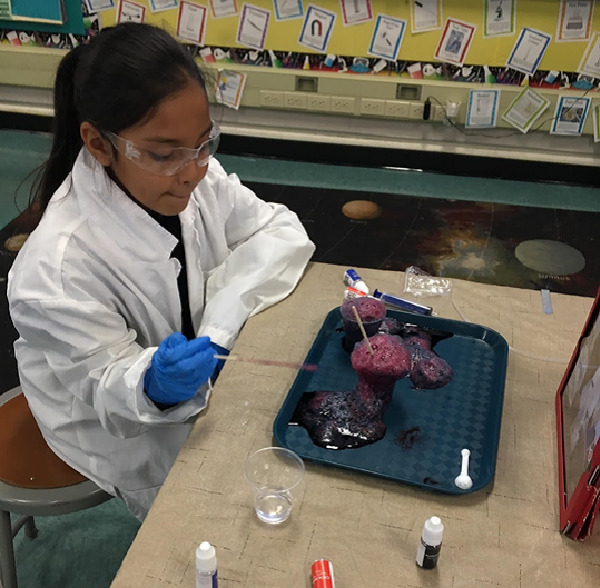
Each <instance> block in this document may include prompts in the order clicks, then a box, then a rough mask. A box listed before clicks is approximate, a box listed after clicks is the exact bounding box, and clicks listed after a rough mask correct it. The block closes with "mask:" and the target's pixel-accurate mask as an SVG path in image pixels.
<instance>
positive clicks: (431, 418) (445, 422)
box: [273, 307, 508, 494]
mask: <svg viewBox="0 0 600 588" xmlns="http://www.w3.org/2000/svg"><path fill="white" fill-rule="evenodd" d="M387 316H388V317H392V318H395V319H397V320H399V321H401V322H406V323H412V324H416V325H419V326H421V327H426V328H429V329H434V330H439V331H445V332H446V333H449V334H450V335H451V336H450V337H448V338H445V339H443V340H441V341H439V342H438V343H437V344H436V346H435V347H434V351H435V352H436V353H437V354H438V355H439V356H441V357H443V358H444V359H445V360H446V361H447V362H448V363H449V364H450V366H451V367H452V369H453V370H454V378H453V380H452V381H451V382H450V383H449V384H447V385H446V386H444V387H443V388H439V389H437V390H414V389H413V386H412V383H411V381H410V379H409V378H404V379H403V380H399V381H398V382H396V386H395V388H394V396H393V400H392V402H391V404H390V406H389V408H388V409H387V411H386V413H385V416H384V422H385V423H386V426H387V430H386V433H385V436H384V437H383V438H382V439H380V440H379V441H377V442H375V443H373V444H371V445H366V446H364V447H360V448H356V449H340V450H335V449H323V448H321V447H318V446H317V445H315V444H314V443H313V442H312V439H311V438H310V437H309V435H308V432H307V431H306V429H305V428H304V427H301V426H295V425H290V424H289V421H290V419H291V417H292V414H293V413H294V409H295V408H296V405H297V403H298V401H299V399H300V398H301V396H302V394H303V393H304V392H311V391H317V390H351V389H353V388H354V386H356V383H357V381H358V379H357V375H356V372H355V371H354V370H353V369H352V366H351V364H350V355H349V354H348V353H346V352H345V351H344V350H343V349H342V345H341V339H342V337H343V335H344V333H343V331H342V326H343V323H342V316H341V313H340V308H339V307H338V308H335V309H333V310H332V311H331V312H329V314H328V315H327V317H326V319H325V322H324V323H323V326H322V327H321V329H320V331H319V333H318V335H317V337H316V339H315V341H314V343H313V346H312V348H311V350H310V351H309V352H308V355H307V356H306V360H305V361H306V362H307V363H316V364H318V369H317V371H316V372H312V373H311V372H305V371H300V372H298V375H297V376H296V380H295V381H294V384H293V385H292V388H291V389H290V391H289V393H288V395H287V397H286V399H285V401H284V403H283V405H282V407H281V408H280V410H279V413H278V414H277V417H276V419H275V422H274V425H273V433H274V436H275V440H276V441H277V443H278V444H279V445H281V446H282V447H286V448H288V449H291V450H293V451H295V452H296V453H297V454H298V455H300V456H301V457H303V458H305V459H307V460H311V461H315V462H319V463H322V464H327V465H333V466H338V467H342V468H348V469H352V470H357V471H361V472H364V473H367V474H372V475H374V476H380V477H382V478H389V479H392V480H397V481H398V482H403V483H406V484H411V485H413V486H419V487H422V488H427V489H429V490H435V491H439V492H445V493H448V494H465V493H468V492H474V491H476V490H480V489H481V488H483V487H484V486H486V485H487V484H488V483H489V482H490V481H491V480H492V479H493V477H494V472H495V468H496V454H497V450H498V440H499V437H500V423H501V419H502V403H503V399H504V381H505V378H506V365H507V358H508V345H507V343H506V341H505V339H504V338H503V337H502V336H501V335H500V334H499V333H497V332H496V331H493V330H491V329H488V328H486V327H482V326H479V325H475V324H472V323H464V322H460V321H453V320H449V319H442V318H437V317H430V316H421V315H416V314H412V313H406V312H401V311H395V310H388V311H387ZM464 447H466V448H468V449H470V450H471V458H470V464H469V474H470V476H471V478H472V479H473V486H472V488H471V489H470V490H460V489H459V488H457V487H456V485H455V484H454V479H455V478H456V476H457V475H458V474H459V473H460V467H461V449H463V448H464Z"/></svg>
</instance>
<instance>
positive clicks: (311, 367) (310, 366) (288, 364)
mask: <svg viewBox="0 0 600 588" xmlns="http://www.w3.org/2000/svg"><path fill="white" fill-rule="evenodd" d="M214 357H215V358H216V359H225V360H230V361H231V360H233V361H243V362H245V363H255V364H258V365H272V366H275V367H285V368H292V369H296V370H304V371H305V372H316V371H317V364H315V363H295V362H293V361H275V360H272V359H250V358H247V357H240V356H239V355H215V356H214Z"/></svg>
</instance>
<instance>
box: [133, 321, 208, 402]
mask: <svg viewBox="0 0 600 588" xmlns="http://www.w3.org/2000/svg"><path fill="white" fill-rule="evenodd" d="M214 355H215V351H214V349H213V347H212V346H211V344H210V339H209V338H208V337H197V338H196V339H192V340H191V341H188V340H187V339H186V338H185V337H184V336H183V335H182V334H181V333H172V334H171V335H169V336H168V337H167V338H166V339H164V340H163V341H162V343H161V344H160V345H159V347H158V349H157V350H156V352H155V353H154V355H153V356H152V360H151V362H150V367H149V368H148V370H147V372H146V375H145V377H144V386H145V390H146V395H147V396H148V397H149V398H150V399H151V400H153V401H154V402H158V403H161V404H178V403H179V402H184V401H185V400H189V399H190V398H193V397H194V396H195V394H196V392H197V391H198V388H200V386H202V385H203V384H205V383H206V382H207V381H208V379H209V378H210V377H211V376H212V374H213V372H214V371H215V367H216V365H217V359H216V358H215V357H214Z"/></svg>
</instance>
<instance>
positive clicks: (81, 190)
mask: <svg viewBox="0 0 600 588" xmlns="http://www.w3.org/2000/svg"><path fill="white" fill-rule="evenodd" d="M55 112H56V132H55V135H54V142H53V145H52V150H51V153H50V156H49V159H48V161H47V163H46V165H45V168H44V170H43V174H42V176H41V179H40V182H39V185H38V191H37V197H38V201H39V203H40V205H41V206H42V208H43V209H44V210H45V212H44V214H43V217H42V220H41V222H40V224H39V226H38V227H37V229H36V230H35V231H34V232H33V233H32V234H31V236H30V237H29V239H28V241H27V243H26V244H25V246H24V247H23V249H22V250H21V252H20V253H19V256H18V257H17V259H16V261H15V263H14V265H13V267H12V269H11V272H10V275H9V287H8V296H9V302H10V312H11V316H12V320H13V323H14V325H15V327H16V328H17V330H18V331H19V335H20V338H19V339H18V341H16V343H15V353H16V356H17V360H18V365H19V377H20V381H21V386H22V389H23V392H24V394H25V396H26V397H27V400H28V402H29V405H30V407H31V410H32V412H33V414H34V416H35V418H36V420H37V422H38V424H39V426H40V429H41V431H42V434H43V435H44V437H45V439H46V441H47V442H48V444H49V445H50V447H51V448H52V449H53V451H54V452H55V453H56V454H57V455H58V456H59V457H61V458H62V459H63V460H64V461H65V462H67V463H68V464H69V465H70V466H72V467H73V468H75V469H77V470H79V471H80V472H81V473H83V474H84V475H86V476H87V477H89V478H90V479H92V480H94V481H95V482H96V483H97V484H98V485H99V486H100V487H101V488H104V489H105V490H106V491H107V492H109V493H111V494H113V495H115V496H121V497H122V498H124V499H125V501H126V503H127V506H128V507H129V509H130V510H131V512H132V513H133V514H135V515H136V516H137V517H138V518H139V519H140V520H143V519H144V517H145V515H146V513H147V511H148V509H149V508H150V506H151V504H152V502H153V500H154V498H155V496H156V494H157V492H158V490H159V489H160V487H161V485H162V483H163V482H164V480H165V477H166V475H167V473H168V471H169V469H170V467H171V465H172V464H173V462H174V460H175V458H176V457H177V454H178V452H179V450H180V448H181V446H182V444H183V443H184V441H185V439H186V438H187V436H188V434H189V432H190V429H191V427H192V425H193V421H194V418H193V417H196V416H197V414H198V413H199V412H200V410H202V409H203V408H204V407H205V406H206V404H207V400H208V396H209V391H210V389H211V383H210V378H211V376H213V374H214V373H215V368H216V363H217V362H216V359H215V358H214V355H215V353H216V352H220V353H226V352H227V350H228V349H230V348H231V347H232V345H233V343H234V341H235V340H236V337H237V335H238V333H239V330H240V329H241V327H242V326H243V324H244V322H245V321H246V319H247V318H248V317H249V316H251V315H253V314H255V313H257V312H259V311H260V310H262V309H264V308H267V307H268V306H270V305H272V304H274V303H275V302H277V301H279V300H281V299H282V298H284V297H285V296H287V295H288V294H289V293H290V292H291V291H292V290H293V289H294V287H295V286H296V284H297V282H298V280H299V279H300V277H301V275H302V273H303V271H304V268H305V266H306V263H307V262H308V260H309V258H310V256H311V255H312V253H313V251H314V245H313V244H312V243H311V242H310V241H309V239H308V237H307V235H306V232H305V230H304V229H303V227H302V225H301V223H300V222H299V221H298V218H297V217H296V215H295V214H294V213H293V212H291V211H289V210H288V209H287V208H285V207H284V206H282V205H279V204H273V203H266V202H264V201H262V200H260V199H258V198H257V197H256V195H255V194H254V193H253V192H251V191H250V190H249V189H247V188H245V187H244V186H242V185H241V184H240V182H239V181H238V179H237V177H236V176H234V175H232V176H228V175H227V174H226V173H225V171H224V170H223V168H222V167H221V165H220V164H219V163H218V162H217V161H216V159H212V156H213V154H214V152H215V150H216V147H217V143H218V139H219V128H218V126H217V124H216V123H215V122H214V121H212V120H211V118H210V113H209V105H208V100H207V95H206V89H205V81H204V78H203V76H202V74H201V73H200V71H199V70H198V68H197V66H196V64H195V62H194V61H193V59H192V58H191V56H190V55H189V53H188V52H187V51H186V50H185V48H183V47H181V46H180V45H179V43H177V42H176V41H175V40H174V39H173V38H171V37H170V36H169V35H168V34H167V33H166V32H165V31H163V30H162V29H159V28H155V27H152V26H149V25H145V24H137V23H124V24H120V25H118V26H116V27H113V28H108V29H105V30H103V31H102V32H101V33H100V34H99V35H98V36H97V37H96V38H94V39H92V41H91V42H90V43H89V44H88V45H81V46H80V47H78V48H77V49H74V50H73V51H71V52H70V53H68V54H67V55H66V56H65V57H64V58H63V60H62V61H61V63H60V65H59V68H58V71H57V75H56V83H55Z"/></svg>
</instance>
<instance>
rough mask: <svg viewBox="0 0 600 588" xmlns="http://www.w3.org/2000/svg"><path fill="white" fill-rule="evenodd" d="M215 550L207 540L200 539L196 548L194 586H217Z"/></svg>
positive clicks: (215, 587)
mask: <svg viewBox="0 0 600 588" xmlns="http://www.w3.org/2000/svg"><path fill="white" fill-rule="evenodd" d="M218 583H219V579H218V576H217V552H216V551H215V548H214V547H213V546H212V545H211V544H210V543H209V542H208V541H202V543H200V545H199V546H198V548H197V549H196V588H217V586H218Z"/></svg>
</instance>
